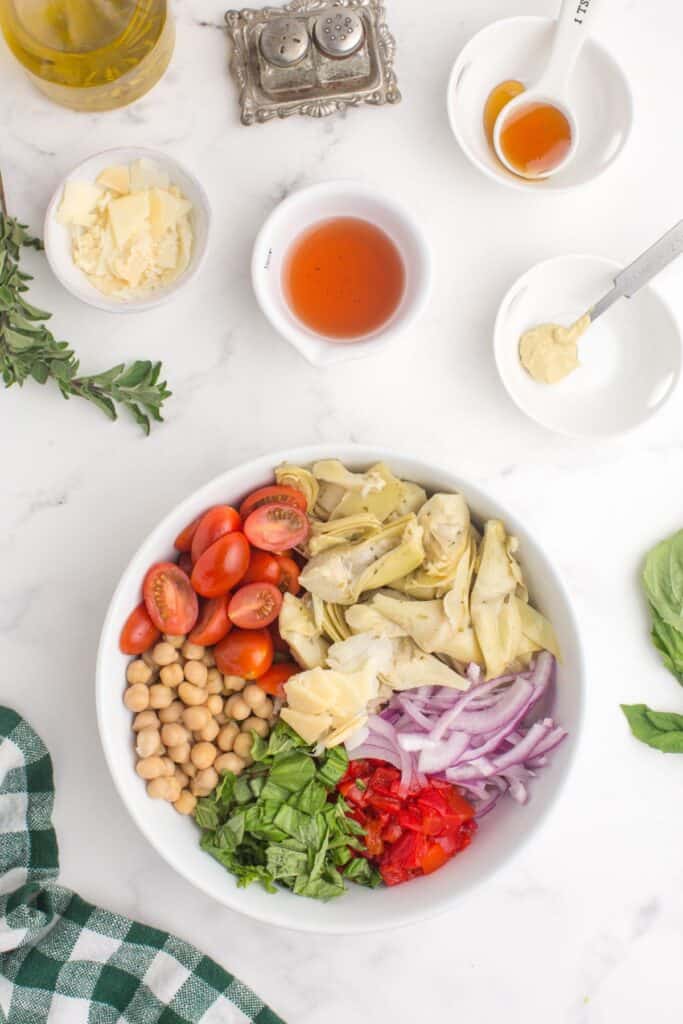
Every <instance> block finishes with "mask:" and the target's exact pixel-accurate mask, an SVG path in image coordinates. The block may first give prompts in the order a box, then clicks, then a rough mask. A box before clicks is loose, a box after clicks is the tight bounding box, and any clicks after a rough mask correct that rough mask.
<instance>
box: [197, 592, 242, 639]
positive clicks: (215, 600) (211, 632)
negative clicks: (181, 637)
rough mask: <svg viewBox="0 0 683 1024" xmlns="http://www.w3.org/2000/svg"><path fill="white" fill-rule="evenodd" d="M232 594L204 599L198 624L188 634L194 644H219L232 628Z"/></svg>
mask: <svg viewBox="0 0 683 1024" xmlns="http://www.w3.org/2000/svg"><path fill="white" fill-rule="evenodd" d="M229 600H230V595H229V594H225V595H223V596H222V597H212V598H209V600H208V601H204V602H203V603H202V606H201V608H200V610H199V618H198V619H197V624H196V626H195V627H194V629H193V630H192V632H191V633H190V635H189V636H188V638H187V639H188V640H189V641H190V643H193V644H201V645H202V647H207V646H209V645H210V644H217V643H218V641H219V640H222V639H223V637H224V636H226V635H227V634H228V633H229V632H230V630H231V629H232V622H231V621H230V619H229V618H228V601H229Z"/></svg>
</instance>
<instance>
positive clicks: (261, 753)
mask: <svg viewBox="0 0 683 1024" xmlns="http://www.w3.org/2000/svg"><path fill="white" fill-rule="evenodd" d="M251 736H252V741H253V742H252V745H251V756H252V757H253V759H254V761H263V760H264V759H265V758H266V757H267V756H268V744H267V743H266V741H265V740H264V739H263V738H262V737H261V736H259V734H258V733H257V732H254V730H253V729H252V730H251Z"/></svg>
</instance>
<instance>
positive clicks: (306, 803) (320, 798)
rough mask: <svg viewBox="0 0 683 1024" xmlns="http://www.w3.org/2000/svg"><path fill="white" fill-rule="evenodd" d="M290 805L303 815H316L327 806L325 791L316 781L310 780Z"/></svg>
mask: <svg viewBox="0 0 683 1024" xmlns="http://www.w3.org/2000/svg"><path fill="white" fill-rule="evenodd" d="M290 803H293V805H294V806H296V807H297V808H298V810H300V811H303V812H304V814H317V813H318V811H322V810H324V809H325V807H326V806H327V790H326V789H325V787H324V786H323V785H321V784H320V783H319V782H318V780H317V779H311V781H310V782H309V783H307V785H305V786H304V788H303V789H302V790H301V792H300V793H297V795H296V797H295V798H294V799H293V801H292V800H290Z"/></svg>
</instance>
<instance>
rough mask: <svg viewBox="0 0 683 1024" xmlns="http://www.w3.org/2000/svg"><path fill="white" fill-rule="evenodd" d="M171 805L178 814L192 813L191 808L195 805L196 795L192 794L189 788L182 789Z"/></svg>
mask: <svg viewBox="0 0 683 1024" xmlns="http://www.w3.org/2000/svg"><path fill="white" fill-rule="evenodd" d="M173 806H174V807H175V809H176V811H177V812H178V814H192V812H193V810H194V809H195V807H196V806H197V797H196V796H192V793H190V791H189V789H183V791H182V793H181V794H180V796H179V797H178V799H177V800H176V802H175V803H174V804H173Z"/></svg>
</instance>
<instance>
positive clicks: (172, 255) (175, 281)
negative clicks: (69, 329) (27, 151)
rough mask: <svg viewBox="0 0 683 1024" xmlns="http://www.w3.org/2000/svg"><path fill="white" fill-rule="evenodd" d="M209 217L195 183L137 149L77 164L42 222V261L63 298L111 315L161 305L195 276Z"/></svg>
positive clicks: (173, 165) (172, 163) (153, 153)
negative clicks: (61, 289) (63, 290)
mask: <svg viewBox="0 0 683 1024" xmlns="http://www.w3.org/2000/svg"><path fill="white" fill-rule="evenodd" d="M210 220H211V211H210V207H209V201H208V198H207V196H206V193H205V192H204V189H203V188H202V186H201V184H200V183H199V181H198V180H197V178H196V177H195V176H194V175H193V174H192V173H191V172H190V171H188V170H187V169H186V168H185V167H183V166H182V165H181V164H180V163H178V161H177V160H174V159H173V158H172V157H170V156H167V155H166V154H164V153H160V152H159V151H157V150H151V149H146V148H140V147H126V148H120V149H109V150H105V151H104V152H102V153H98V154H96V155H95V156H92V157H89V159H87V160H85V161H83V163H80V164H78V166H76V167H74V168H73V170H71V171H70V172H69V174H67V175H66V177H65V178H64V179H63V180H62V181H61V182H60V184H59V185H58V187H57V189H56V190H55V193H54V195H53V196H52V199H51V200H50V204H49V206H48V208H47V213H46V215H45V226H44V234H43V237H44V239H45V254H46V256H47V259H48V262H49V264H50V266H51V267H52V270H53V271H54V274H55V276H56V277H57V278H58V280H59V281H60V282H61V283H62V284H63V285H64V287H65V288H66V289H67V291H70V292H71V294H72V295H75V296H76V298H78V299H80V300H81V301H82V302H86V303H88V304H89V305H91V306H96V307H97V308H98V309H103V310H106V311H107V312H109V313H135V312H141V311H143V310H146V309H152V308H153V307H154V306H159V305H161V304H162V303H164V302H167V301H168V300H169V299H170V298H171V297H172V296H174V295H175V294H177V292H178V291H179V290H180V289H181V288H183V287H184V286H185V285H186V284H187V283H188V282H189V281H190V280H191V279H192V278H193V277H195V275H196V274H197V273H198V271H199V269H200V267H201V265H202V263H203V261H204V257H205V255H206V250H207V245H208V240H209V225H210Z"/></svg>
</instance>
